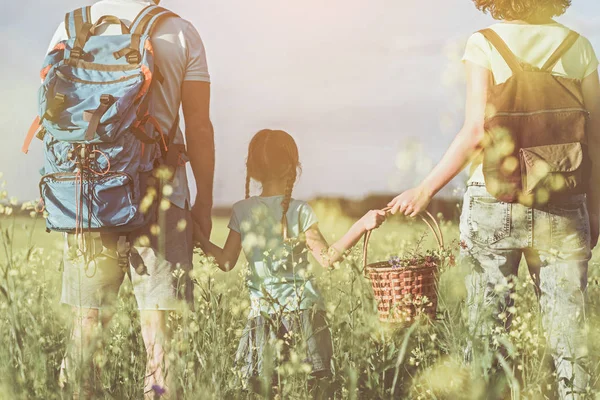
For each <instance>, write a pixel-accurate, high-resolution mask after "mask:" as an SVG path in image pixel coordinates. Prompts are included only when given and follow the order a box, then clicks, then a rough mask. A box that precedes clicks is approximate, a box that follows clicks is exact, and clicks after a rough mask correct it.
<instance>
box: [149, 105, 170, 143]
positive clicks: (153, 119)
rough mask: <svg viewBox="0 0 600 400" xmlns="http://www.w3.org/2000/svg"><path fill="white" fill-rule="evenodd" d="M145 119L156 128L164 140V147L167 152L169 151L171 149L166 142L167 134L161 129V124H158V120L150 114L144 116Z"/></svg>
mask: <svg viewBox="0 0 600 400" xmlns="http://www.w3.org/2000/svg"><path fill="white" fill-rule="evenodd" d="M144 119H146V120H147V121H148V122H150V123H151V124H152V125H153V126H154V128H156V130H157V131H158V133H159V134H160V138H161V139H162V142H163V146H165V150H168V149H169V147H168V146H167V141H166V140H165V133H164V132H163V130H162V128H161V127H160V124H159V123H158V121H157V120H156V118H154V117H153V116H152V115H150V114H146V115H145V116H144Z"/></svg>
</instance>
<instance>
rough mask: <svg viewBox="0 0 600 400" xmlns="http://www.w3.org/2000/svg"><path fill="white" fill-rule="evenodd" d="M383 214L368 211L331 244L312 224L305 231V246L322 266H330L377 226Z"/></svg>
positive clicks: (383, 212)
mask: <svg viewBox="0 0 600 400" xmlns="http://www.w3.org/2000/svg"><path fill="white" fill-rule="evenodd" d="M385 216H386V212H385V211H382V210H372V211H369V212H368V213H367V214H365V216H364V217H362V218H361V219H359V220H358V221H357V222H356V223H355V224H354V225H352V228H350V230H349V231H348V232H346V234H345V235H344V236H342V238H341V239H340V240H338V241H337V242H335V243H334V244H333V245H332V246H329V244H327V241H326V240H325V238H324V237H323V234H322V233H321V231H320V230H319V225H318V224H314V225H312V226H311V227H310V228H308V230H307V231H306V232H305V235H306V246H307V247H308V249H309V250H310V252H311V253H312V255H313V256H314V257H315V259H316V260H317V261H318V262H319V264H321V266H322V267H323V268H330V267H331V266H332V265H333V264H335V263H336V262H338V261H339V260H341V258H342V257H343V255H344V253H345V252H346V251H347V250H348V249H350V248H352V247H353V246H354V245H355V244H356V242H358V240H359V239H360V238H361V237H362V235H364V233H365V232H366V231H370V230H373V229H376V228H378V227H379V226H380V225H381V224H382V223H383V221H385Z"/></svg>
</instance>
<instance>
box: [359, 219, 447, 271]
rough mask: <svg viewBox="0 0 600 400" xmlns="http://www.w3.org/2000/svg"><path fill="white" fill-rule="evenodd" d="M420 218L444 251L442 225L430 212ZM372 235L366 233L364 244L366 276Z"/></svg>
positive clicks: (364, 269)
mask: <svg viewBox="0 0 600 400" xmlns="http://www.w3.org/2000/svg"><path fill="white" fill-rule="evenodd" d="M391 209H392V208H391V207H387V208H384V209H383V210H382V211H385V212H389V211H390V210H391ZM419 217H420V218H421V220H422V221H423V222H425V224H427V226H428V227H429V229H430V230H431V232H432V233H433V236H434V237H435V241H436V242H437V244H438V247H439V249H440V250H443V249H444V235H443V234H442V230H441V228H440V225H439V224H438V222H437V220H436V219H435V217H434V216H433V215H431V213H430V212H429V211H424V212H423V213H422V214H419ZM372 233H373V231H367V232H366V233H365V240H364V244H363V273H364V274H366V273H367V259H368V254H369V253H368V251H369V240H370V239H371V234H372Z"/></svg>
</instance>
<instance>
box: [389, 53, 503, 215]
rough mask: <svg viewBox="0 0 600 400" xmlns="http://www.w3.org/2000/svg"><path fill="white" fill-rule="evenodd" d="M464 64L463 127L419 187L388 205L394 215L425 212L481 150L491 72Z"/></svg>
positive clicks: (470, 64) (467, 63)
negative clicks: (464, 111) (464, 104)
mask: <svg viewBox="0 0 600 400" xmlns="http://www.w3.org/2000/svg"><path fill="white" fill-rule="evenodd" d="M465 66H466V70H467V103H466V115H465V123H464V125H463V128H462V129H461V130H460V132H458V134H457V135H456V137H455V138H454V141H453V142H452V144H451V145H450V147H449V148H448V150H447V151H446V154H444V157H443V158H442V159H441V161H440V162H439V163H438V164H437V165H436V166H435V168H434V169H433V170H432V171H431V172H430V173H429V175H428V176H427V178H425V180H424V181H423V182H422V183H421V184H420V185H419V186H418V187H416V188H414V189H410V190H407V191H406V192H404V193H402V194H400V195H399V196H398V197H396V198H395V199H394V200H392V201H391V202H390V203H389V204H388V206H390V207H392V211H391V212H392V214H396V213H397V212H400V213H402V214H405V215H410V216H411V217H415V216H417V214H419V213H421V212H423V211H425V209H427V206H428V205H429V203H430V202H431V199H432V198H433V196H434V195H435V194H436V193H437V192H439V191H440V190H441V189H442V188H443V187H444V186H446V185H447V184H448V182H450V181H451V180H452V179H454V177H455V176H456V175H458V174H459V173H460V172H461V171H462V170H463V169H464V168H465V167H466V166H467V164H468V163H469V162H471V161H472V160H473V158H475V157H476V156H477V155H478V154H479V152H480V150H481V144H482V142H483V139H484V136H485V131H484V120H485V108H486V105H487V95H488V87H489V84H490V81H491V72H490V71H489V70H488V69H485V68H483V67H480V66H478V65H476V64H474V63H472V62H470V61H467V62H466V64H465Z"/></svg>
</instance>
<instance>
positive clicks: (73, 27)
mask: <svg viewBox="0 0 600 400" xmlns="http://www.w3.org/2000/svg"><path fill="white" fill-rule="evenodd" d="M86 22H87V23H90V24H91V23H92V7H90V6H86V7H81V8H78V9H76V10H73V11H71V12H70V13H67V15H65V29H66V31H67V36H68V37H69V39H73V38H75V37H77V33H79V31H80V30H81V28H82V27H83V24H85V23H86Z"/></svg>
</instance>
